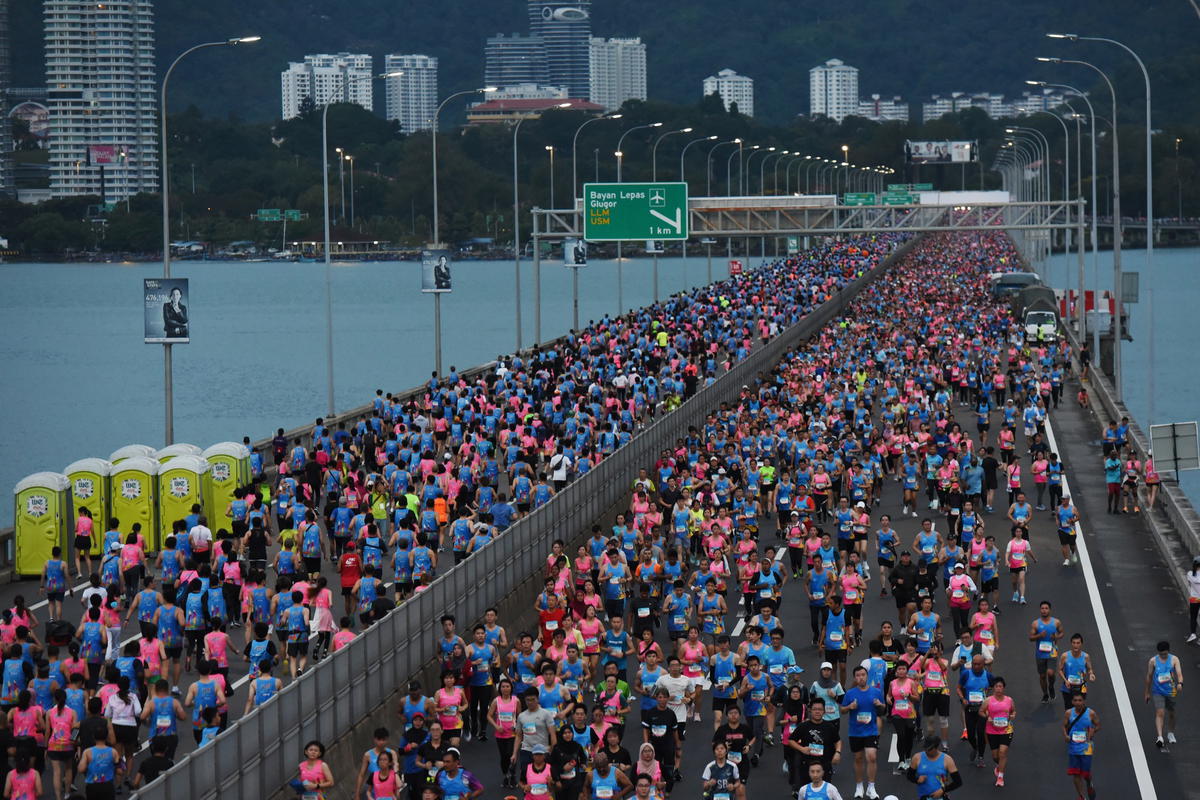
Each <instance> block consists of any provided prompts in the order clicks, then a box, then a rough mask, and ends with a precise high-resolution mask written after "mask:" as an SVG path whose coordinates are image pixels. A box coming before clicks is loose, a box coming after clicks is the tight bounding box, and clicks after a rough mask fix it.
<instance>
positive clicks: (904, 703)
mask: <svg viewBox="0 0 1200 800" xmlns="http://www.w3.org/2000/svg"><path fill="white" fill-rule="evenodd" d="M910 708H912V704H911V703H910V702H908V700H905V699H900V700H897V701H896V703H895V709H896V711H897V713H907V712H908V710H909V709H910Z"/></svg>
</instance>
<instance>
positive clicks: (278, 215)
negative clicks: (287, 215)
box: [256, 208, 283, 222]
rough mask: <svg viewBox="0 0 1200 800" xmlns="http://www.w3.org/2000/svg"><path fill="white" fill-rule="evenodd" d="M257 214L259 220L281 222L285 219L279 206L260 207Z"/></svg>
mask: <svg viewBox="0 0 1200 800" xmlns="http://www.w3.org/2000/svg"><path fill="white" fill-rule="evenodd" d="M256 216H257V217H258V221H259V222H279V221H280V220H282V219H283V213H282V212H281V211H280V210H279V209H278V208H260V209H259V210H258V214H257V215H256Z"/></svg>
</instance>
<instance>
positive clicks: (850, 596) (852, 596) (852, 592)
mask: <svg viewBox="0 0 1200 800" xmlns="http://www.w3.org/2000/svg"><path fill="white" fill-rule="evenodd" d="M857 599H858V590H857V589H847V590H846V602H847V603H850V602H853V601H855V600H857Z"/></svg>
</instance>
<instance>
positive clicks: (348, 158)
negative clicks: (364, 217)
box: [346, 155, 354, 230]
mask: <svg viewBox="0 0 1200 800" xmlns="http://www.w3.org/2000/svg"><path fill="white" fill-rule="evenodd" d="M346 160H347V161H349V162H350V228H351V230H353V229H354V156H352V155H347V156H346Z"/></svg>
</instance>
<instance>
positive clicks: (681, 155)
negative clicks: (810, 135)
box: [679, 134, 1179, 183]
mask: <svg viewBox="0 0 1200 800" xmlns="http://www.w3.org/2000/svg"><path fill="white" fill-rule="evenodd" d="M716 140H717V137H716V134H713V135H712V136H703V137H701V138H699V139H692V140H691V141H690V142H688V143H687V144H685V145H684V146H683V149H682V150H680V151H679V181H680V183H687V178H686V177H685V175H686V173H685V172H684V160H683V159H684V156H686V155H687V151H688V148H689V147H691V146H692V145H694V144H700V142H715V141H716ZM1175 150H1176V152H1178V150H1179V147H1178V145H1176V147H1175Z"/></svg>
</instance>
